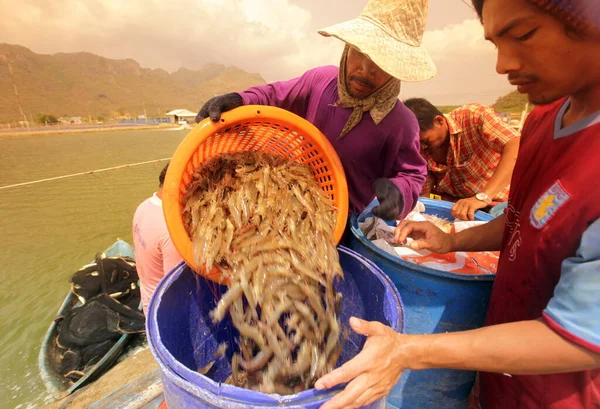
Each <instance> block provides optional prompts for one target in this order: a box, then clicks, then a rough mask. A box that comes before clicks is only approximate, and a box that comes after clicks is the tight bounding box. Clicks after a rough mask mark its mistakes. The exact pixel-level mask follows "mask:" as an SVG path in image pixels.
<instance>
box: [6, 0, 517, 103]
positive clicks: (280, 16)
mask: <svg viewBox="0 0 600 409" xmlns="http://www.w3.org/2000/svg"><path fill="white" fill-rule="evenodd" d="M465 1H467V2H468V1H469V0H465ZM365 4H366V0H169V1H167V0H51V1H48V0H0V15H1V16H2V19H1V22H0V42H6V43H11V44H20V45H24V46H26V47H28V48H31V49H32V50H33V51H35V52H37V53H44V54H52V53H57V52H75V51H89V52H92V53H95V54H99V55H102V56H105V57H109V58H134V59H135V60H137V61H138V62H139V63H140V64H141V65H142V67H147V68H164V69H166V70H168V71H174V70H176V69H178V68H179V67H181V66H184V67H187V68H199V67H201V66H202V65H203V64H204V63H208V62H216V63H220V64H225V65H235V66H238V67H240V68H242V69H244V70H246V71H250V72H259V73H260V74H261V75H262V76H263V77H264V78H265V79H266V80H267V81H275V80H284V79H288V78H292V77H295V76H298V75H300V74H302V72H304V71H305V70H306V69H309V68H311V67H315V66H318V65H325V64H336V65H337V64H338V63H339V58H340V55H341V51H342V43H341V42H340V41H339V40H336V39H333V38H324V37H321V36H320V35H318V34H317V32H316V30H317V29H319V28H323V27H325V26H328V25H332V24H336V23H338V22H342V21H344V20H348V19H351V18H353V17H356V16H358V14H360V11H361V10H362V8H363V7H364V5H365ZM424 42H425V45H426V47H427V49H428V50H429V52H430V53H431V55H432V57H433V60H434V61H435V63H436V65H437V67H438V75H437V77H436V78H435V79H433V80H429V81H426V82H422V83H415V84H404V86H403V89H402V94H401V97H402V98H408V97H411V96H424V97H426V98H429V99H430V100H431V101H432V102H434V103H436V104H460V103H468V102H482V103H493V102H494V101H495V99H496V98H497V97H498V96H500V95H502V94H504V93H506V92H508V91H510V90H512V88H511V87H510V85H509V84H508V82H507V81H506V78H504V77H501V76H500V75H498V74H496V72H495V70H494V65H495V51H494V48H493V46H491V45H490V44H488V43H486V42H485V41H484V40H483V30H482V28H481V25H480V24H479V22H478V21H477V19H476V16H475V14H474V12H473V11H472V10H471V9H470V8H469V7H468V6H467V5H466V4H465V3H463V2H462V1H461V0H431V2H430V12H429V20H428V25H427V32H426V33H425V39H424Z"/></svg>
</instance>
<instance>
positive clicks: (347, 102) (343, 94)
mask: <svg viewBox="0 0 600 409" xmlns="http://www.w3.org/2000/svg"><path fill="white" fill-rule="evenodd" d="M349 50H350V46H349V45H348V44H346V48H344V53H343V54H342V60H341V62H340V72H339V74H338V95H339V99H338V101H337V102H336V103H335V104H334V105H333V106H339V107H342V108H352V114H351V115H350V118H349V119H348V121H347V122H346V125H345V126H344V129H342V133H341V134H340V136H339V137H338V139H342V138H343V137H344V136H346V134H348V132H350V131H351V130H352V129H353V128H354V127H355V126H356V125H358V124H359V122H360V121H361V119H362V117H363V113H364V112H367V111H369V113H370V114H371V118H373V122H374V123H375V125H379V123H380V122H381V121H383V118H385V117H386V115H387V114H389V113H390V111H391V110H392V109H394V107H395V106H396V103H397V102H398V95H399V94H400V85H401V82H400V80H398V79H396V78H393V77H392V78H390V79H389V81H388V82H386V83H385V84H383V86H381V87H380V88H379V89H377V90H375V91H374V92H373V93H372V94H370V95H368V96H366V97H365V98H360V99H359V98H354V97H353V96H352V95H350V93H349V92H348V86H347V84H346V61H347V59H348V51H349Z"/></svg>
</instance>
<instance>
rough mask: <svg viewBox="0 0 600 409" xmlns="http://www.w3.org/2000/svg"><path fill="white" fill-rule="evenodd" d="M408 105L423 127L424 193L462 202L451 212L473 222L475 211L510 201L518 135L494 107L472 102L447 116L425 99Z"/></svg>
mask: <svg viewBox="0 0 600 409" xmlns="http://www.w3.org/2000/svg"><path fill="white" fill-rule="evenodd" d="M404 104H405V105H406V106H407V107H408V108H409V109H410V110H411V111H413V113H414V114H415V116H416V117H417V120H418V121H419V127H420V128H421V138H420V139H421V152H422V154H423V156H424V157H425V159H426V160H427V170H428V172H427V180H426V182H425V184H424V185H423V190H422V191H421V195H429V194H431V193H433V194H436V195H440V196H442V197H443V198H444V199H449V200H452V201H455V200H458V201H457V202H456V204H455V205H454V206H453V207H452V215H453V216H454V217H456V218H458V219H461V220H474V218H475V211H476V210H479V209H483V208H485V207H487V206H489V205H491V204H493V202H505V201H506V200H508V191H509V185H510V178H511V175H512V172H513V168H514V166H515V163H516V160H517V153H518V151H519V136H518V134H517V132H516V131H514V130H513V129H512V128H510V127H509V126H508V125H507V124H505V123H504V122H502V121H501V120H500V118H499V117H498V116H497V115H496V113H495V112H494V110H493V109H492V108H491V107H487V106H484V105H480V104H470V105H465V106H463V107H460V108H458V109H456V110H454V111H452V112H450V113H449V114H448V115H444V114H442V113H441V112H440V110H438V109H437V108H436V107H435V106H434V105H433V104H431V103H430V102H429V101H427V100H425V99H423V98H411V99H409V100H407V101H405V102H404Z"/></svg>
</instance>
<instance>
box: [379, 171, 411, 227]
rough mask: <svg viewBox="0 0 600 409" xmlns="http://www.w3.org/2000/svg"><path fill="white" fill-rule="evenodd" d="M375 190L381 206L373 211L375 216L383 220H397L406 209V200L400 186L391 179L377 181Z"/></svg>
mask: <svg viewBox="0 0 600 409" xmlns="http://www.w3.org/2000/svg"><path fill="white" fill-rule="evenodd" d="M373 190H374V191H375V196H377V200H378V201H379V206H377V207H375V208H374V209H373V215H374V216H375V217H379V218H382V219H383V220H388V221H391V220H396V218H397V217H398V215H399V214H400V212H402V209H403V208H404V198H403V197H402V193H401V192H400V189H398V186H396V185H395V184H394V182H392V181H391V180H389V179H376V180H375V182H373Z"/></svg>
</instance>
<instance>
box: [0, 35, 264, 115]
mask: <svg viewBox="0 0 600 409" xmlns="http://www.w3.org/2000/svg"><path fill="white" fill-rule="evenodd" d="M9 65H10V66H11V67H12V72H13V73H12V75H11V73H10V71H9ZM13 81H14V83H15V84H16V85H17V89H18V93H19V99H20V102H21V105H22V107H23V110H24V112H25V114H26V115H27V118H28V120H31V118H33V119H34V120H35V118H36V117H37V116H38V114H41V113H43V114H47V115H53V116H56V117H61V116H83V117H88V115H91V116H92V117H98V116H101V117H106V118H108V117H117V116H122V115H131V116H137V115H141V114H144V110H145V112H146V114H147V116H148V117H153V116H158V115H164V114H165V113H166V112H168V111H170V110H173V109H177V108H186V109H189V110H192V111H196V110H198V109H199V108H200V107H201V105H202V104H203V103H204V101H206V100H207V99H208V98H211V97H213V96H214V95H219V94H221V93H225V92H232V91H240V90H243V89H246V88H248V87H250V86H253V85H260V84H265V80H264V79H263V78H262V77H261V76H260V75H259V74H251V73H247V72H245V71H243V70H241V69H239V68H237V67H225V66H223V65H218V64H208V65H206V66H204V67H203V68H201V69H200V70H197V71H194V70H189V69H186V68H181V69H179V70H178V71H176V72H174V73H168V72H167V71H165V70H162V69H147V68H141V67H140V65H139V64H138V63H137V62H136V61H135V60H132V59H127V60H112V59H109V58H104V57H100V56H97V55H94V54H90V53H84V52H82V53H70V54H64V53H60V54H54V55H41V54H36V53H34V52H33V51H31V50H29V49H27V48H25V47H21V46H18V45H10V44H0V123H6V122H15V121H18V120H21V119H22V117H21V115H20V113H19V109H18V104H17V96H16V95H15V92H14V88H13Z"/></svg>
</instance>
